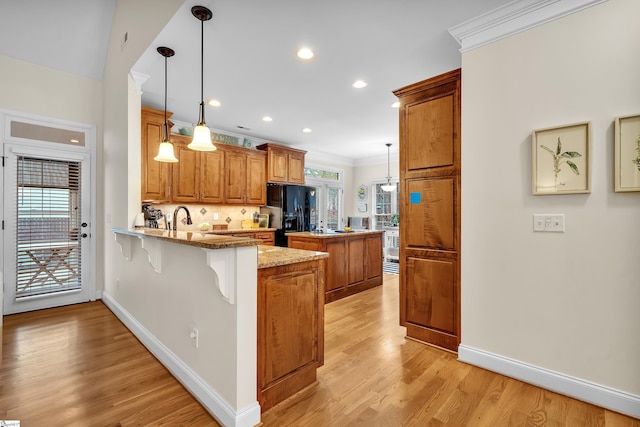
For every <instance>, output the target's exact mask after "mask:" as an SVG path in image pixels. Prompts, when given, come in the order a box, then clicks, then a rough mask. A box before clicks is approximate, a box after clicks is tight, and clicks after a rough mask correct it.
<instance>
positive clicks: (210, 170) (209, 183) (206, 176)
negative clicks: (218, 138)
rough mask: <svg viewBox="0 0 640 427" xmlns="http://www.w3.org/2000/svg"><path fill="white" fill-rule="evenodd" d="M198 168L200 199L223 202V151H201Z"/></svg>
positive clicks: (209, 201) (206, 201) (207, 201)
mask: <svg viewBox="0 0 640 427" xmlns="http://www.w3.org/2000/svg"><path fill="white" fill-rule="evenodd" d="M200 168H201V173H200V176H201V178H200V193H201V194H200V196H201V198H200V200H201V201H202V202H204V203H224V151H220V150H216V151H210V152H203V153H201V154H200Z"/></svg>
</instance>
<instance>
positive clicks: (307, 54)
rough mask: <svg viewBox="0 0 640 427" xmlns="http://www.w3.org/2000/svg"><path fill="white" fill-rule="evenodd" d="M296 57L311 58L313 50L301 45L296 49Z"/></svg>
mask: <svg viewBox="0 0 640 427" xmlns="http://www.w3.org/2000/svg"><path fill="white" fill-rule="evenodd" d="M298 58H300V59H311V58H313V51H312V50H311V49H309V48H308V47H303V48H302V49H300V50H299V51H298Z"/></svg>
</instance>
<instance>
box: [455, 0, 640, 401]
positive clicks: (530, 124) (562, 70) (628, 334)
mask: <svg viewBox="0 0 640 427" xmlns="http://www.w3.org/2000/svg"><path fill="white" fill-rule="evenodd" d="M638 16H640V2H638V1H637V0H609V1H608V2H605V3H602V4H599V5H597V6H594V7H592V8H589V9H586V10H584V11H581V12H578V13H576V14H573V15H569V16H567V17H564V18H562V19H559V20H556V21H553V22H550V23H547V24H544V25H542V26H539V27H537V28H534V29H531V30H528V31H526V32H523V33H520V34H517V35H515V36H511V37H509V38H506V39H503V40H500V41H498V42H495V43H493V44H490V45H487V46H484V47H481V48H478V49H475V50H472V51H469V52H467V53H464V54H463V56H462V69H463V74H462V76H463V86H462V98H463V99H462V117H463V120H462V156H463V157H462V163H463V168H462V201H463V208H462V215H463V217H462V344H464V345H466V346H469V347H471V348H474V349H479V350H482V351H486V352H490V353H494V354H497V355H500V356H502V357H506V358H511V359H514V360H516V361H520V362H524V363H527V364H530V365H533V366H536V367H541V368H544V369H547V370H550V371H555V372H558V373H561V374H563V375H567V376H571V377H576V378H579V379H582V380H585V381H587V382H590V383H595V384H598V385H602V386H605V387H610V388H613V389H617V390H620V391H623V392H626V393H629V394H632V395H635V396H636V397H638V396H640V363H639V360H640V221H639V219H640V193H630V194H622V193H614V191H613V164H614V161H613V120H614V117H616V116H622V115H628V114H640V73H639V71H640V55H638V52H640V25H639V24H638V19H637V18H638ZM587 120H589V121H591V123H592V129H593V150H592V155H593V161H592V165H591V166H592V172H593V173H592V182H591V188H592V190H591V194H586V195H560V196H532V195H531V172H530V171H531V132H532V130H534V129H541V128H546V127H553V126H559V125H564V124H570V123H574V122H580V121H587ZM534 213H563V214H565V215H566V232H565V233H563V234H554V233H534V232H533V231H532V223H533V221H532V214H534Z"/></svg>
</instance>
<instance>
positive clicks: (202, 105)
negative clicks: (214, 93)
mask: <svg viewBox="0 0 640 427" xmlns="http://www.w3.org/2000/svg"><path fill="white" fill-rule="evenodd" d="M200 125H202V126H204V125H205V122H204V21H202V20H201V21H200V119H199V120H198V126H200Z"/></svg>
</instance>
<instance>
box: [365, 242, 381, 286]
mask: <svg viewBox="0 0 640 427" xmlns="http://www.w3.org/2000/svg"><path fill="white" fill-rule="evenodd" d="M365 244H366V246H365V263H364V270H365V279H371V278H372V277H376V276H379V275H380V272H381V271H382V238H381V237H380V236H377V237H371V238H367V239H366V240H365Z"/></svg>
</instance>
